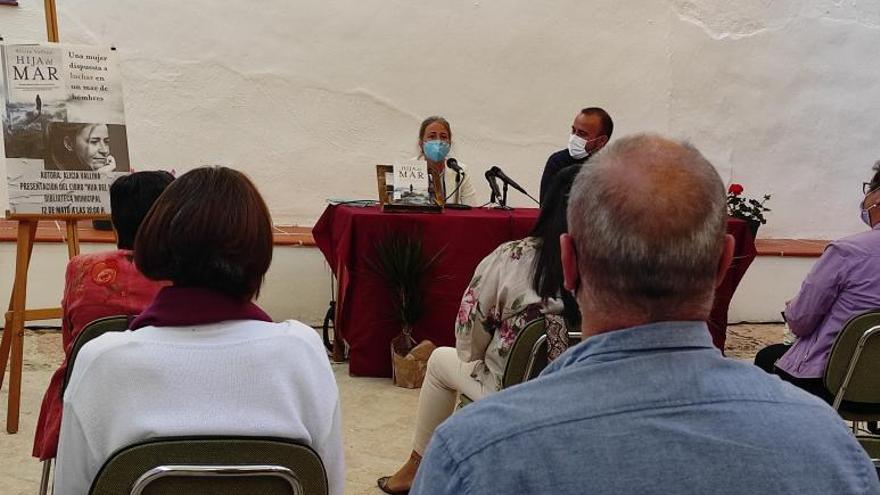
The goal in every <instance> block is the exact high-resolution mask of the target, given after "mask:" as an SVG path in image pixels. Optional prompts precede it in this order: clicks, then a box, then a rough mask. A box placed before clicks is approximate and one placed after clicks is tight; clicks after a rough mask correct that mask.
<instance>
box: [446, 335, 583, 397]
mask: <svg viewBox="0 0 880 495" xmlns="http://www.w3.org/2000/svg"><path fill="white" fill-rule="evenodd" d="M568 340H569V344H570V345H576V344H578V343H579V342H580V341H581V333H580V332H568ZM547 352H548V350H547V333H546V321H545V319H544V318H538V319H535V320H532V321H530V322H529V323H528V324H526V327H525V328H523V329H522V331H521V332H520V333H519V334H518V335H517V336H516V340H515V341H514V342H513V346H512V347H511V348H510V355H509V357H508V358H507V365H506V366H505V368H504V374H503V375H502V377H501V388H502V389H505V388H508V387H512V386H514V385H516V384H518V383H522V382H524V381H528V380H531V379H532V378H535V377H536V376H538V375H539V374H540V373H541V371H542V370H543V369H544V368H545V367H546V366H547V363H548V359H547ZM471 402H473V400H471V398H470V397H468V396H466V395H464V394H462V395H461V396H460V397H459V407H464V406H466V405H468V404H470V403H471Z"/></svg>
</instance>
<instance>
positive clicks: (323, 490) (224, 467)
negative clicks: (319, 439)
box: [89, 436, 329, 495]
mask: <svg viewBox="0 0 880 495" xmlns="http://www.w3.org/2000/svg"><path fill="white" fill-rule="evenodd" d="M328 491H329V487H328V483H327V473H326V471H325V469H324V463H323V462H322V461H321V458H320V457H319V456H318V454H317V453H316V452H315V451H314V450H313V449H312V448H310V447H308V446H306V445H303V444H301V443H298V442H296V441H293V440H289V439H282V438H259V437H235V436H205V437H168V438H156V439H152V440H149V441H145V442H141V443H137V444H134V445H130V446H127V447H124V448H122V449H121V450H119V451H117V452H116V453H115V454H113V455H112V456H111V457H110V458H109V459H108V460H107V461H106V462H105V463H104V465H103V467H101V470H100V471H99V472H98V474H97V476H96V477H95V479H94V481H93V482H92V487H91V489H90V490H89V493H90V494H91V495H110V494H113V495H116V494H122V493H128V494H131V495H163V494H180V493H186V494H195V495H198V494H216V495H227V494H246V493H259V494H265V495H274V494H295V495H326V494H327V493H328Z"/></svg>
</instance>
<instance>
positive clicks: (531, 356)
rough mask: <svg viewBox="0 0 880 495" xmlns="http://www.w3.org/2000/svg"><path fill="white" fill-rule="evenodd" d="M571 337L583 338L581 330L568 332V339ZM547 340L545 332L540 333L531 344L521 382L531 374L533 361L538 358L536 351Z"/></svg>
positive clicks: (533, 367) (533, 366) (533, 365)
mask: <svg viewBox="0 0 880 495" xmlns="http://www.w3.org/2000/svg"><path fill="white" fill-rule="evenodd" d="M572 339H577V340H581V339H583V334H582V333H581V332H568V340H569V341H571V340H572ZM546 342H547V334H546V333H545V334H544V335H541V336H540V337H538V340H536V341H535V345H533V346H532V352H531V353H530V354H529V360H528V361H527V362H526V372H525V375H524V376H523V378H524V379H523V382H526V381H528V380H529V379H530V377H531V376H532V372H533V371H534V369H535V362H536V361H537V360H538V352H539V351H540V350H541V346H543V345H544V344H545V343H546Z"/></svg>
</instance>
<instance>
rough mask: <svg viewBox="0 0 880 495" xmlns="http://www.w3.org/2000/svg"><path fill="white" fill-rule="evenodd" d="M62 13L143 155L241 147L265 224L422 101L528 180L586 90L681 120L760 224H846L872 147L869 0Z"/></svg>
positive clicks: (337, 178)
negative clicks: (94, 47) (758, 208)
mask: <svg viewBox="0 0 880 495" xmlns="http://www.w3.org/2000/svg"><path fill="white" fill-rule="evenodd" d="M21 5H22V6H21V7H18V8H9V7H0V34H2V35H3V36H4V37H5V38H6V40H7V41H10V42H16V41H34V40H42V39H45V25H44V21H43V18H42V12H41V10H40V9H41V8H42V2H22V4H21ZM58 14H59V25H60V33H61V39H62V41H66V42H75V43H92V44H113V45H115V46H117V47H118V49H119V50H118V51H119V56H120V61H121V67H122V71H123V74H124V78H125V81H124V86H125V96H126V111H127V119H128V125H129V128H128V136H129V139H130V149H131V157H132V160H133V163H135V164H136V167H139V168H141V169H145V168H149V167H153V166H160V167H167V168H176V169H177V170H178V171H182V170H186V169H188V168H190V167H193V166H195V165H199V164H207V163H225V164H232V165H235V166H237V167H239V168H241V169H243V170H245V171H247V172H248V173H249V174H250V175H251V176H252V177H253V178H254V179H255V180H256V182H257V183H258V185H259V186H260V188H261V190H262V191H263V193H264V194H265V196H266V198H267V200H268V202H269V204H270V207H271V209H272V212H273V214H274V216H275V220H276V222H277V223H298V224H311V223H312V222H313V221H314V219H315V218H316V217H317V216H318V215H319V214H320V212H321V211H322V209H323V201H324V199H325V198H328V197H373V196H375V194H376V191H375V184H374V172H373V168H372V165H373V164H375V163H377V162H388V161H393V160H396V159H404V158H407V157H410V156H412V155H414V153H415V151H414V150H415V139H416V133H417V126H418V123H419V121H420V120H421V119H422V118H423V117H425V116H426V115H429V114H433V113H442V114H444V115H446V116H447V117H449V118H450V120H451V121H452V123H453V128H454V129H453V130H454V134H455V141H456V145H455V148H456V155H457V156H458V157H460V158H461V160H462V161H463V162H465V163H468V164H469V165H470V166H471V167H472V168H473V169H474V171H475V172H477V173H480V172H482V170H484V169H485V168H486V167H488V166H489V165H494V164H498V165H501V166H502V167H504V168H505V170H506V171H507V172H508V173H509V175H511V176H513V177H514V178H517V179H519V180H520V181H521V182H522V183H524V184H525V185H526V186H527V187H528V188H529V189H530V190H532V191H537V185H538V181H539V177H540V171H541V167H542V166H543V162H544V160H545V159H546V156H547V154H548V153H550V152H551V151H553V150H555V149H559V148H562V147H563V146H564V144H565V142H566V139H567V132H568V126H569V125H570V121H571V119H572V117H573V116H574V113H575V111H576V109H577V108H579V107H580V106H582V105H594V104H595V105H601V106H604V107H605V108H607V109H608V110H609V111H610V112H611V113H612V115H613V116H614V118H615V120H616V122H617V131H616V133H615V135H617V136H621V135H625V134H629V133H633V132H637V131H646V130H651V131H658V132H662V133H669V134H672V135H675V136H679V137H689V138H691V139H692V140H693V142H694V143H695V144H696V145H697V146H698V147H700V148H701V149H702V150H703V151H704V152H705V154H706V155H707V156H708V157H709V158H710V159H711V160H712V161H713V162H714V163H715V164H716V166H717V167H718V169H719V170H720V171H721V173H722V176H723V177H724V178H725V179H726V180H733V181H736V182H740V183H743V184H744V185H745V187H746V191H747V192H751V193H753V194H755V195H760V194H762V193H764V192H768V193H772V194H773V195H774V198H773V201H772V207H773V208H774V212H773V214H772V216H771V219H770V224H769V225H768V226H766V228H765V229H763V230H762V235H763V236H768V237H815V238H836V237H839V236H841V235H844V234H846V233H850V232H854V231H856V230H858V229H859V223H858V218H857V214H856V206H855V204H856V202H857V201H858V199H859V198H858V193H859V191H860V186H861V182H862V181H863V180H865V179H866V178H867V177H868V176H869V168H870V165H871V164H872V163H873V161H874V160H875V158H878V157H880V149H878V145H877V144H876V143H875V141H876V136H877V135H878V134H880V119H877V118H876V117H875V116H876V115H880V85H878V84H876V81H878V80H880V77H878V76H880V65H878V64H876V63H874V61H875V59H876V54H877V46H880V2H877V1H876V0H850V1H848V2H840V1H838V0H775V1H774V0H739V1H736V2H730V1H728V0H667V1H665V2H658V1H649V0H604V1H594V2H588V3H585V2H583V1H582V0H543V1H540V2H537V1H532V0H497V1H491V2H484V1H480V0H467V1H464V0H450V1H447V2H414V1H411V0H296V1H290V0H262V1H259V2H256V1H235V2H233V1H225V2H218V1H216V0H188V1H185V2H180V1H172V0H166V1H156V0H154V1H141V2H135V1H123V0H112V1H110V0H88V1H86V0H65V1H63V2H58ZM477 182H478V185H479V186H480V190H481V191H485V188H484V187H483V185H482V181H477ZM514 201H515V202H516V203H518V204H520V205H526V204H528V201H527V200H523V199H522V198H520V197H518V196H515V199H514Z"/></svg>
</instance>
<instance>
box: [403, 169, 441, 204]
mask: <svg viewBox="0 0 880 495" xmlns="http://www.w3.org/2000/svg"><path fill="white" fill-rule="evenodd" d="M429 177H430V176H429V175H428V165H427V164H425V163H404V164H399V165H394V169H393V178H394V195H393V202H394V203H395V204H403V205H423V206H430V205H433V204H434V202H433V201H432V199H431V192H430V190H429V188H428V183H429Z"/></svg>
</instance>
